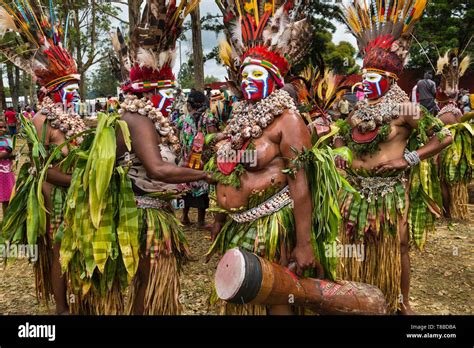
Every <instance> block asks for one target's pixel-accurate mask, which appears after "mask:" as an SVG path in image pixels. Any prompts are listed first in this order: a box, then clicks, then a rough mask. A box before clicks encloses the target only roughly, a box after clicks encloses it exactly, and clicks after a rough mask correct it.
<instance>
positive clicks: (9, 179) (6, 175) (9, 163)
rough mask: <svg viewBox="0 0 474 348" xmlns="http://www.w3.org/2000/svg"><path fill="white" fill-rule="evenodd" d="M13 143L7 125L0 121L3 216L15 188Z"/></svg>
mask: <svg viewBox="0 0 474 348" xmlns="http://www.w3.org/2000/svg"><path fill="white" fill-rule="evenodd" d="M14 158H15V156H14V155H13V142H12V140H11V138H10V136H9V134H8V130H7V124H6V122H5V121H4V120H0V202H2V208H3V214H5V210H6V209H7V207H8V203H9V201H10V196H11V193H12V190H13V188H14V186H15V174H14V173H13V169H12V168H13V159H14Z"/></svg>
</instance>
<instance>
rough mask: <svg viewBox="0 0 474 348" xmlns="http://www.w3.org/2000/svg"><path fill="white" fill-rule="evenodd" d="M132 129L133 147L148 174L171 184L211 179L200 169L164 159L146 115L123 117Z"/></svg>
mask: <svg viewBox="0 0 474 348" xmlns="http://www.w3.org/2000/svg"><path fill="white" fill-rule="evenodd" d="M123 119H124V120H125V121H126V122H127V125H128V128H129V130H130V137H131V140H132V147H133V151H134V153H135V155H136V156H137V157H138V158H139V159H140V161H141V162H142V163H143V166H144V167H145V170H146V172H147V176H148V177H149V178H150V179H153V180H159V181H162V182H166V183H170V184H179V183H185V182H192V181H198V180H206V181H208V182H209V181H210V176H209V175H208V174H207V173H205V172H203V171H199V170H194V169H190V168H185V167H178V166H176V165H174V164H171V163H168V162H165V161H163V158H162V157H161V153H160V149H159V147H158V144H160V138H159V136H158V133H157V132H156V130H155V126H154V125H153V123H152V122H151V121H150V120H149V119H148V118H146V117H143V116H136V115H129V116H128V117H127V116H125V117H124V118H123Z"/></svg>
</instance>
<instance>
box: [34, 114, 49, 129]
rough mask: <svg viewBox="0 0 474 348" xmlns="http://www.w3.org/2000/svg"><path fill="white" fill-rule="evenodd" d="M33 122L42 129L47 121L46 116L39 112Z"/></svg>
mask: <svg viewBox="0 0 474 348" xmlns="http://www.w3.org/2000/svg"><path fill="white" fill-rule="evenodd" d="M31 121H32V122H33V125H34V126H35V127H36V128H38V127H42V126H43V123H44V122H45V121H46V116H45V115H43V114H42V113H41V112H38V113H37V114H36V115H35V116H34V117H33V119H32V120H31Z"/></svg>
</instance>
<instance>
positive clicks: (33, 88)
mask: <svg viewBox="0 0 474 348" xmlns="http://www.w3.org/2000/svg"><path fill="white" fill-rule="evenodd" d="M28 92H29V93H30V106H31V107H33V106H34V105H35V104H38V98H37V95H36V82H35V80H34V79H33V78H30V87H29V89H28Z"/></svg>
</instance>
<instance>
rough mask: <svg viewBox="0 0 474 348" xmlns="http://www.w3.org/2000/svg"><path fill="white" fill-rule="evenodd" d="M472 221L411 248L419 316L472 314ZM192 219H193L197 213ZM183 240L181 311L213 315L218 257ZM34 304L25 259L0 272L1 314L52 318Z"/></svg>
mask: <svg viewBox="0 0 474 348" xmlns="http://www.w3.org/2000/svg"><path fill="white" fill-rule="evenodd" d="M470 213H471V218H470V222H448V221H445V220H442V221H440V222H439V223H438V224H437V228H436V232H435V233H434V234H433V235H431V236H429V239H428V242H427V244H426V248H425V250H424V251H423V252H419V251H416V250H412V251H411V252H410V255H411V260H412V263H411V270H412V282H411V289H412V290H411V293H410V300H411V303H412V305H413V309H414V310H415V311H416V312H418V313H420V314H464V315H466V314H474V302H473V301H472V299H473V294H474V291H473V289H474V283H473V280H474V277H473V265H474V257H473V255H474V254H473V241H474V238H473V237H474V231H473V227H472V222H473V221H474V205H471V206H470ZM191 218H192V219H194V221H196V216H195V214H191ZM186 236H187V238H188V240H189V243H190V245H191V250H192V252H193V255H194V258H195V260H193V261H191V262H189V263H188V264H187V265H185V266H184V268H183V272H182V275H181V285H182V294H181V299H182V304H183V312H184V314H186V315H199V314H215V312H214V310H213V309H210V308H209V306H208V304H207V303H208V301H207V300H208V296H209V292H210V290H211V287H212V282H213V274H214V270H215V267H216V265H217V262H218V258H217V257H213V259H212V260H211V261H210V262H209V263H208V264H206V263H205V262H204V256H203V255H204V254H205V253H206V251H207V249H208V247H209V245H210V240H209V232H208V231H206V230H203V229H197V228H196V227H195V226H190V227H186ZM53 313H54V312H53V309H52V308H50V309H49V310H48V309H47V308H45V307H44V306H42V305H40V304H38V303H37V301H36V298H35V292H34V275H33V272H32V266H31V265H29V264H28V262H26V261H24V260H19V261H16V262H14V263H11V264H9V265H8V266H7V267H6V268H4V267H3V266H2V268H1V269H0V314H9V315H15V314H53Z"/></svg>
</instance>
